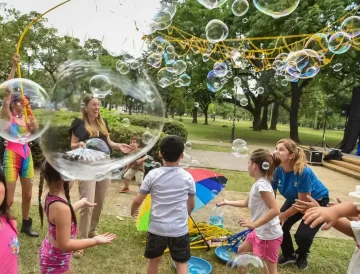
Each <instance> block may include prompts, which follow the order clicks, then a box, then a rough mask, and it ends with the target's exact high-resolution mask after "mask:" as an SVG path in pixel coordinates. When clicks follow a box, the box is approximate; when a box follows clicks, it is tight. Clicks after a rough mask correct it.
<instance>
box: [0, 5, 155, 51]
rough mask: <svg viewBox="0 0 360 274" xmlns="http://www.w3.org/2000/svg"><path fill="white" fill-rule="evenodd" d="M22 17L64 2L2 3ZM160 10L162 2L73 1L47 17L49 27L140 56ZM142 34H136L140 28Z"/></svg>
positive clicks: (41, 11)
mask: <svg viewBox="0 0 360 274" xmlns="http://www.w3.org/2000/svg"><path fill="white" fill-rule="evenodd" d="M0 2H5V3H7V5H8V6H11V7H14V8H16V9H17V10H19V11H21V12H22V13H28V12H30V11H37V12H39V13H43V12H45V11H47V10H48V9H50V8H52V7H54V6H56V5H58V4H59V3H61V2H62V1H61V0H60V1H55V0H0ZM158 7H159V0H71V1H70V2H68V3H66V4H64V5H63V6H61V7H59V8H57V9H56V10H54V11H52V12H50V13H49V14H48V15H46V18H47V19H48V24H49V25H50V26H52V27H55V28H57V29H58V30H59V32H60V34H67V35H71V36H74V37H77V38H79V39H80V40H81V42H83V41H84V39H85V37H86V38H88V37H91V38H97V39H99V40H101V39H102V38H103V37H104V36H105V40H106V42H107V44H108V45H109V47H111V48H112V49H115V48H117V47H120V46H121V49H123V50H126V51H128V52H129V53H131V54H134V53H135V54H136V55H139V52H140V49H141V47H142V46H143V41H142V40H141V38H142V36H143V35H144V33H146V32H147V26H148V23H149V21H150V20H151V18H152V17H153V15H154V14H155V12H156V8H158ZM135 22H136V26H137V27H138V28H139V31H137V30H136V26H135Z"/></svg>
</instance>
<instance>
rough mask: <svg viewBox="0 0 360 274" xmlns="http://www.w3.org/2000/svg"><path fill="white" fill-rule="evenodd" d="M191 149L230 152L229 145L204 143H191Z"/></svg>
mask: <svg viewBox="0 0 360 274" xmlns="http://www.w3.org/2000/svg"><path fill="white" fill-rule="evenodd" d="M192 149H196V150H205V151H216V152H230V151H231V148H230V147H229V146H212V145H204V144H192Z"/></svg>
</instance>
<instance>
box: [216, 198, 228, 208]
mask: <svg viewBox="0 0 360 274" xmlns="http://www.w3.org/2000/svg"><path fill="white" fill-rule="evenodd" d="M227 202H228V200H225V199H222V200H221V201H220V202H216V206H218V207H220V206H224V205H227Z"/></svg>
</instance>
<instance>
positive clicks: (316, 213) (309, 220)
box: [303, 207, 339, 230]
mask: <svg viewBox="0 0 360 274" xmlns="http://www.w3.org/2000/svg"><path fill="white" fill-rule="evenodd" d="M303 219H304V220H305V224H311V225H310V227H311V228H314V227H316V226H318V225H320V224H322V223H326V224H325V225H324V226H323V227H322V228H321V229H322V230H328V229H330V228H331V227H332V226H334V225H335V224H336V222H337V220H338V219H339V214H338V213H337V212H336V210H334V208H333V207H313V208H310V209H308V210H307V211H306V213H305V215H304V217H303Z"/></svg>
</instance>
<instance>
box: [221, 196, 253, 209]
mask: <svg viewBox="0 0 360 274" xmlns="http://www.w3.org/2000/svg"><path fill="white" fill-rule="evenodd" d="M224 205H229V206H235V207H247V206H248V205H249V197H247V198H246V199H245V200H240V201H228V200H225V199H224V200H222V201H220V202H217V203H216V206H224Z"/></svg>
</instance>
